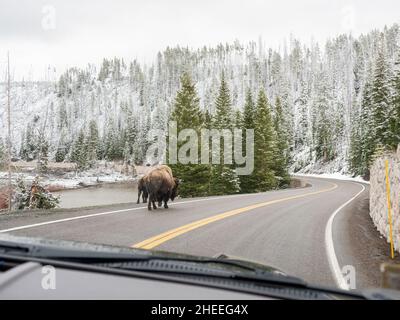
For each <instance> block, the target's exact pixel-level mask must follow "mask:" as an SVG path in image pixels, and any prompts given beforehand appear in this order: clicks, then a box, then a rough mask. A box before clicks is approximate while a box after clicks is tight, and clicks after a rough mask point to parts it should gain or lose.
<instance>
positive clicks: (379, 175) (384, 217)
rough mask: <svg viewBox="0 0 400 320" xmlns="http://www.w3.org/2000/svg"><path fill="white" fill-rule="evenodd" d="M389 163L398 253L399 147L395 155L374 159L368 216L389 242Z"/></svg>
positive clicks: (399, 205) (399, 239)
mask: <svg viewBox="0 0 400 320" xmlns="http://www.w3.org/2000/svg"><path fill="white" fill-rule="evenodd" d="M386 160H388V161H389V181H390V191H391V192H390V197H391V207H392V221H393V242H394V247H395V250H396V251H398V252H400V146H399V148H398V149H397V153H395V152H393V153H385V154H383V155H382V156H380V157H378V158H377V159H375V161H374V163H373V165H372V167H371V176H370V183H371V187H370V200H369V201H370V215H371V218H372V220H373V222H374V224H375V226H376V228H377V229H378V231H379V232H380V233H381V234H382V235H383V236H384V237H385V238H386V240H387V241H388V242H389V241H390V239H389V223H388V203H387V193H386V175H385V161H386Z"/></svg>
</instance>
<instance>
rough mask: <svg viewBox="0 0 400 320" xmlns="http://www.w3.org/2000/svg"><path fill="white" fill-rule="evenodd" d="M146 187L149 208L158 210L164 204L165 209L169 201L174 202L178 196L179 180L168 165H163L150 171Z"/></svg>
mask: <svg viewBox="0 0 400 320" xmlns="http://www.w3.org/2000/svg"><path fill="white" fill-rule="evenodd" d="M144 183H145V187H146V189H147V192H148V195H149V202H148V206H147V208H148V209H149V210H151V209H152V208H151V207H152V206H153V208H154V209H157V206H156V201H157V202H158V206H159V207H161V205H162V202H164V208H168V200H169V199H171V200H172V201H174V199H175V197H176V196H177V194H178V185H179V180H178V179H177V178H174V176H173V175H172V170H171V168H170V167H168V166H166V165H161V166H158V167H156V168H155V169H153V170H152V171H150V172H149V173H148V174H147V175H146V176H145V177H144Z"/></svg>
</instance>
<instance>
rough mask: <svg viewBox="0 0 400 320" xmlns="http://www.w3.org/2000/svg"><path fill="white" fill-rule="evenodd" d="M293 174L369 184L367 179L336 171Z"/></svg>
mask: <svg viewBox="0 0 400 320" xmlns="http://www.w3.org/2000/svg"><path fill="white" fill-rule="evenodd" d="M293 176H305V177H314V178H327V179H336V180H346V181H355V182H361V183H366V184H370V183H369V181H367V180H364V179H363V178H362V177H360V176H357V177H352V176H348V175H344V174H342V173H339V172H336V173H319V174H315V173H302V174H297V173H296V174H293Z"/></svg>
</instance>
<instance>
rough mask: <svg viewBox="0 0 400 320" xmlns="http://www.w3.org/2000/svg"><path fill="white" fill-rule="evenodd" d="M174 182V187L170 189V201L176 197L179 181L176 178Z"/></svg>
mask: <svg viewBox="0 0 400 320" xmlns="http://www.w3.org/2000/svg"><path fill="white" fill-rule="evenodd" d="M174 181H175V185H174V187H173V188H172V192H171V200H172V201H174V199H175V198H176V197H177V195H178V186H179V183H180V180H179V179H178V178H174Z"/></svg>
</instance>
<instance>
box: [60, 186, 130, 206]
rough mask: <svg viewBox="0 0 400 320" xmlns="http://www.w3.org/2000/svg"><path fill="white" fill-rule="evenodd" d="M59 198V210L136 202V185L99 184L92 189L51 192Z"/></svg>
mask: <svg viewBox="0 0 400 320" xmlns="http://www.w3.org/2000/svg"><path fill="white" fill-rule="evenodd" d="M53 194H54V195H57V196H59V197H60V208H79V207H89V206H100V205H109V204H116V203H128V202H136V200H137V184H136V183H112V184H101V185H97V186H93V187H87V188H79V189H68V190H62V191H57V192H53Z"/></svg>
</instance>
